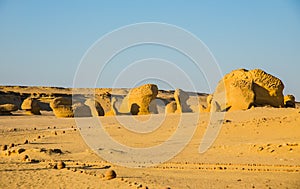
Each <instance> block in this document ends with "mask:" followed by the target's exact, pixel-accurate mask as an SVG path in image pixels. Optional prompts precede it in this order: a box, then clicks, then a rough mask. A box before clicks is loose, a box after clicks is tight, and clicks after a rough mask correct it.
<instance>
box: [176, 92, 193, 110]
mask: <svg viewBox="0 0 300 189" xmlns="http://www.w3.org/2000/svg"><path fill="white" fill-rule="evenodd" d="M174 98H175V101H176V106H177V107H176V111H175V113H183V112H191V109H190V107H189V106H188V105H187V103H186V101H187V100H188V99H189V95H188V94H187V93H186V92H184V91H183V90H181V89H176V90H175V92H174Z"/></svg>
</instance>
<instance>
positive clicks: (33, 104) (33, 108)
mask: <svg viewBox="0 0 300 189" xmlns="http://www.w3.org/2000/svg"><path fill="white" fill-rule="evenodd" d="M21 108H22V110H26V113H27V114H29V115H41V112H40V105H39V103H38V101H37V100H36V99H34V98H30V97H29V98H26V99H25V100H24V101H23V103H22V105H21Z"/></svg>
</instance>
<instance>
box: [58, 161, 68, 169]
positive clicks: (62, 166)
mask: <svg viewBox="0 0 300 189" xmlns="http://www.w3.org/2000/svg"><path fill="white" fill-rule="evenodd" d="M65 167H66V164H65V163H64V162H63V161H59V162H57V169H63V168H65Z"/></svg>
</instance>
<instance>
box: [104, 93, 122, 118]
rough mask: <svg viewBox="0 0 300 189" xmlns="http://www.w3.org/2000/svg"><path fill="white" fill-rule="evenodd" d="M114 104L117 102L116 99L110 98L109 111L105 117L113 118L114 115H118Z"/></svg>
mask: <svg viewBox="0 0 300 189" xmlns="http://www.w3.org/2000/svg"><path fill="white" fill-rule="evenodd" d="M116 102H117V99H116V98H115V97H112V98H111V109H110V111H108V112H106V113H105V116H115V115H118V114H119V112H118V110H117V107H116Z"/></svg>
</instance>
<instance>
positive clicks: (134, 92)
mask: <svg viewBox="0 0 300 189" xmlns="http://www.w3.org/2000/svg"><path fill="white" fill-rule="evenodd" d="M157 94H158V88H157V86H156V85H154V84H145V85H142V86H140V87H137V88H133V89H131V90H130V91H129V94H128V95H127V96H126V97H125V98H124V99H123V102H122V104H121V106H120V110H119V111H120V112H121V113H127V112H130V113H131V114H132V115H145V114H149V113H150V111H149V105H150V103H151V101H152V100H154V99H155V98H156V96H157Z"/></svg>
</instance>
